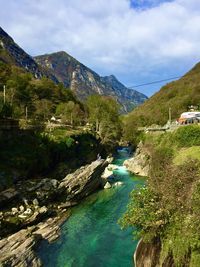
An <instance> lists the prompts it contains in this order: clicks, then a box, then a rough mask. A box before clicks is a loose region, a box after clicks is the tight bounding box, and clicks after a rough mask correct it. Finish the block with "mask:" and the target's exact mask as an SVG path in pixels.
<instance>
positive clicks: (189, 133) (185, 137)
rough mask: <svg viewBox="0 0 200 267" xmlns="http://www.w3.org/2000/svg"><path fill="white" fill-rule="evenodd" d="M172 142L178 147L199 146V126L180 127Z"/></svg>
mask: <svg viewBox="0 0 200 267" xmlns="http://www.w3.org/2000/svg"><path fill="white" fill-rule="evenodd" d="M173 140H174V142H175V143H176V144H177V146H179V147H190V146H199V145H200V126H198V125H188V126H184V127H180V128H179V129H178V130H177V131H176V132H175V133H174V138H173Z"/></svg>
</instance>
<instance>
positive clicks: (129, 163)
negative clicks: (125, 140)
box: [124, 143, 150, 176]
mask: <svg viewBox="0 0 200 267" xmlns="http://www.w3.org/2000/svg"><path fill="white" fill-rule="evenodd" d="M124 166H125V167H126V168H127V169H128V170H129V171H130V172H132V173H135V174H137V175H140V176H148V175H149V169H150V155H149V153H148V151H147V150H146V149H144V148H143V146H142V143H140V144H139V145H138V148H137V149H136V152H135V155H134V156H133V158H131V159H128V160H125V161H124Z"/></svg>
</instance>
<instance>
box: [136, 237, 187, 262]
mask: <svg viewBox="0 0 200 267" xmlns="http://www.w3.org/2000/svg"><path fill="white" fill-rule="evenodd" d="M161 247H162V244H161V241H160V240H159V238H155V239H154V240H152V242H151V243H146V242H144V241H143V240H142V239H141V240H140V241H139V243H138V245H137V248H136V250H135V253H134V257H133V259H134V266H136V267H144V266H145V267H160V266H161V265H160V253H161ZM183 266H188V265H187V264H186V265H183ZM162 267H175V264H174V260H173V257H172V255H168V256H167V257H166V258H165V259H164V261H163V263H162Z"/></svg>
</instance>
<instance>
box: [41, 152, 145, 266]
mask: <svg viewBox="0 0 200 267" xmlns="http://www.w3.org/2000/svg"><path fill="white" fill-rule="evenodd" d="M127 158H128V153H127V150H126V148H122V149H119V150H118V153H117V154H116V157H115V161H114V162H113V163H114V164H116V165H118V170H115V171H114V177H115V181H122V182H123V183H124V184H123V185H122V186H119V187H114V188H111V189H104V190H101V191H98V192H97V193H94V194H92V195H91V196H89V197H88V198H87V199H85V200H83V201H82V203H81V204H79V205H78V206H77V207H74V208H73V209H72V215H71V216H70V217H69V219H68V220H67V221H66V222H65V223H64V224H63V226H62V234H61V237H60V238H59V239H58V240H57V241H56V242H54V243H52V244H48V243H47V242H43V243H42V244H41V246H40V247H39V252H38V253H39V256H40V258H41V260H42V262H43V264H44V265H43V266H44V267H129V266H130V267H131V266H133V260H132V255H133V252H134V250H135V248H136V245H137V241H134V240H133V235H132V231H131V229H127V230H121V229H120V226H119V225H118V223H117V221H118V219H119V218H120V217H121V215H122V214H123V213H124V211H125V210H126V206H127V203H128V198H129V193H130V192H131V191H132V190H133V189H134V187H135V186H136V185H138V184H141V183H143V180H141V179H138V178H137V177H135V176H133V175H132V174H130V173H129V172H128V171H127V170H126V168H125V167H123V166H122V164H123V161H124V160H125V159H127Z"/></svg>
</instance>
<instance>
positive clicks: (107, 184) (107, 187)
mask: <svg viewBox="0 0 200 267" xmlns="http://www.w3.org/2000/svg"><path fill="white" fill-rule="evenodd" d="M111 187H112V185H111V184H110V183H109V182H107V183H106V184H105V185H104V189H110V188H111Z"/></svg>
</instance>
